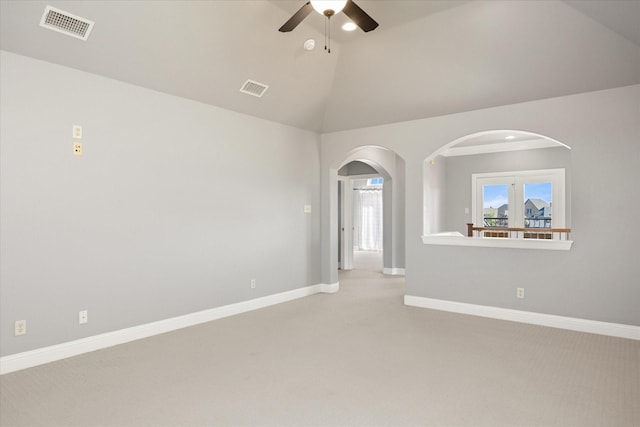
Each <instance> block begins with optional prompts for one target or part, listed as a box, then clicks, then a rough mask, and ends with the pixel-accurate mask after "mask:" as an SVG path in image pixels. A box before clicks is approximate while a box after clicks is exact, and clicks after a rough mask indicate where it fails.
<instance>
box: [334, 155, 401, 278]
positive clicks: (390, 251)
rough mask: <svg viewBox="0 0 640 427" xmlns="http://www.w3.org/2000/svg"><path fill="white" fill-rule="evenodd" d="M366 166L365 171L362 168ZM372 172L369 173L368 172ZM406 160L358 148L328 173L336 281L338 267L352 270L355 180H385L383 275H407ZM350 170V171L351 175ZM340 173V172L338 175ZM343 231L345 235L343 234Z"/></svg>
mask: <svg viewBox="0 0 640 427" xmlns="http://www.w3.org/2000/svg"><path fill="white" fill-rule="evenodd" d="M363 165H364V167H363ZM367 167H368V168H370V169H368V170H366V168H367ZM404 168H405V166H404V160H403V159H402V158H400V157H399V156H398V155H397V154H396V153H395V152H393V151H391V150H388V149H386V148H383V147H379V146H367V147H359V148H357V149H354V150H352V151H350V152H349V153H347V154H346V155H345V156H344V157H343V158H341V159H340V160H338V161H336V162H335V163H333V164H332V165H331V167H330V170H329V180H330V182H329V186H330V187H329V188H330V189H331V191H330V193H331V194H330V199H329V205H330V206H329V209H330V215H329V232H330V234H331V238H330V246H329V249H330V250H329V256H330V261H331V262H330V264H331V271H330V274H331V276H332V277H335V278H336V279H337V270H338V265H339V264H338V263H339V262H341V263H342V266H341V267H342V268H343V269H345V270H348V269H350V268H352V266H353V240H352V234H351V233H350V232H349V231H350V230H351V227H352V224H350V222H349V221H350V220H351V221H352V220H353V216H352V215H351V214H350V213H349V206H348V203H347V202H348V200H347V201H345V198H346V199H348V197H349V192H351V190H352V188H351V189H350V190H349V192H347V190H346V189H348V188H350V186H349V184H348V183H349V182H350V181H352V180H353V179H363V178H373V177H382V178H383V180H384V184H383V189H382V192H383V209H384V212H383V250H382V253H383V265H382V267H383V272H384V273H385V274H396V275H403V274H404V266H405V264H404V259H405V255H404V254H405V250H404V234H405V233H404V230H405V226H404V191H405V190H404V185H405V184H404V175H405V171H404ZM349 170H351V172H353V173H351V172H350V171H349ZM339 171H341V172H340V173H339ZM343 229H344V231H343Z"/></svg>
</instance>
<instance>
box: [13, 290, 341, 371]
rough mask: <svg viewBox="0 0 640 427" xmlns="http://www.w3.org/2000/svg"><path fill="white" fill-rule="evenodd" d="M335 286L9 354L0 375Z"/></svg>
mask: <svg viewBox="0 0 640 427" xmlns="http://www.w3.org/2000/svg"><path fill="white" fill-rule="evenodd" d="M339 286H340V285H339V284H338V283H332V284H318V285H313V286H307V287H304V288H300V289H294V290H291V291H287V292H282V293H279V294H274V295H268V296H265V297H261V298H256V299H252V300H249V301H242V302H239V303H236V304H230V305H225V306H222V307H216V308H212V309H209V310H203V311H198V312H196V313H189V314H185V315H183V316H178V317H173V318H171V319H165V320H159V321H157V322H152V323H147V324H144V325H140V326H133V327H131V328H126V329H120V330H118V331H113V332H107V333H104V334H100V335H94V336H92V337H88V338H83V339H79V340H75V341H69V342H66V343H62V344H56V345H52V346H49V347H43V348H39V349H36V350H30V351H25V352H23V353H17V354H11V355H9V356H4V357H1V358H0V375H3V374H8V373H9V372H15V371H19V370H21V369H27V368H31V367H34V366H38V365H43V364H45V363H49V362H55V361H56V360H61V359H66V358H68V357H72V356H77V355H79V354H83V353H88V352H91V351H95V350H100V349H103V348H107V347H112V346H114V345H118V344H124V343H127V342H131V341H135V340H139V339H142V338H148V337H151V336H154V335H159V334H164V333H166V332H171V331H175V330H177V329H182V328H186V327H189V326H194V325H199V324H201V323H206V322H211V321H213V320H217V319H221V318H223V317H229V316H234V315H236V314H241V313H246V312H248V311H252V310H257V309H259V308H264V307H268V306H271V305H275V304H280V303H283V302H287V301H292V300H295V299H298V298H303V297H306V296H310V295H314V294H318V293H334V292H337V291H338V289H339Z"/></svg>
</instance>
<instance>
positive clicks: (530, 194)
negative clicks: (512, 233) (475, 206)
mask: <svg viewBox="0 0 640 427" xmlns="http://www.w3.org/2000/svg"><path fill="white" fill-rule="evenodd" d="M523 187H524V188H523V190H524V192H523V194H524V210H523V213H524V227H525V228H551V227H552V225H551V218H552V213H553V212H552V208H553V201H552V192H551V183H550V182H543V183H531V184H524V186H523ZM483 217H484V226H485V227H496V228H506V227H509V226H510V224H509V184H498V185H485V186H483ZM511 227H517V225H515V224H512V225H511Z"/></svg>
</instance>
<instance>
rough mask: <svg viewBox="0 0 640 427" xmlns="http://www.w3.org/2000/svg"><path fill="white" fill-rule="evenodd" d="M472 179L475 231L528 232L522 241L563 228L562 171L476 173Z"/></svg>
mask: <svg viewBox="0 0 640 427" xmlns="http://www.w3.org/2000/svg"><path fill="white" fill-rule="evenodd" d="M471 179H472V199H473V200H472V203H473V204H472V206H473V213H472V217H473V220H474V224H475V225H476V226H477V227H487V228H507V227H509V228H531V229H532V233H524V235H523V237H525V238H528V237H529V238H531V237H532V236H534V234H533V232H535V231H543V230H544V229H549V228H564V227H565V170H564V169H545V170H536V171H519V172H499V173H477V174H473V175H472V178H471ZM533 229H537V230H533ZM540 229H542V230H540ZM489 237H506V236H505V235H499V234H496V235H493V236H492V235H489Z"/></svg>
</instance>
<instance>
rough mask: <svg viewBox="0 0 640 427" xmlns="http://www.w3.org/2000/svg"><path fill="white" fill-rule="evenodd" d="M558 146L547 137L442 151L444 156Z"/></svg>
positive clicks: (450, 148)
mask: <svg viewBox="0 0 640 427" xmlns="http://www.w3.org/2000/svg"><path fill="white" fill-rule="evenodd" d="M554 147H558V142H556V141H553V140H551V139H547V138H536V139H527V140H521V141H505V142H502V141H501V142H499V143H493V144H481V145H468V146H462V147H449V148H447V149H446V150H444V151H442V152H441V153H440V155H441V156H444V157H453V156H471V155H475V154H487V153H501V152H505V151H522V150H535V149H540V148H554Z"/></svg>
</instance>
